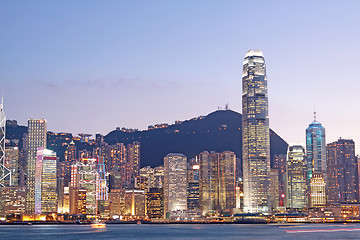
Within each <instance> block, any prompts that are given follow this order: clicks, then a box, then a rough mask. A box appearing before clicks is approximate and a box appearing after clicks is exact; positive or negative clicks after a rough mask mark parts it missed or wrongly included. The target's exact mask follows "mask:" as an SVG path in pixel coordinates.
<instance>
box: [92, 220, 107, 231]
mask: <svg viewBox="0 0 360 240" xmlns="http://www.w3.org/2000/svg"><path fill="white" fill-rule="evenodd" d="M91 228H94V229H98V228H106V223H104V222H99V221H95V222H93V223H92V224H91Z"/></svg>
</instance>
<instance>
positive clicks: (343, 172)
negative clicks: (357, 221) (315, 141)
mask: <svg viewBox="0 0 360 240" xmlns="http://www.w3.org/2000/svg"><path fill="white" fill-rule="evenodd" d="M327 169H328V174H329V186H328V189H329V191H328V193H329V194H328V200H329V203H330V204H331V203H357V202H358V184H357V179H356V177H357V160H356V156H355V143H354V141H353V140H351V139H339V140H338V141H336V142H333V143H330V144H328V145H327Z"/></svg>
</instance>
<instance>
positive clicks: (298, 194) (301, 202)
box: [286, 145, 308, 209]
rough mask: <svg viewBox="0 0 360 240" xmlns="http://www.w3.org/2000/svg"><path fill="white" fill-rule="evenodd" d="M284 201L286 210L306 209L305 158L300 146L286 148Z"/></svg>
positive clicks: (303, 150)
mask: <svg viewBox="0 0 360 240" xmlns="http://www.w3.org/2000/svg"><path fill="white" fill-rule="evenodd" d="M286 179H287V181H286V183H287V184H286V189H287V194H286V200H287V207H288V208H298V209H303V208H306V207H307V199H308V196H307V184H306V156H305V149H304V148H303V147H302V146H298V145H295V146H290V147H289V148H288V155H287V163H286Z"/></svg>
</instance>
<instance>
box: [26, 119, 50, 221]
mask: <svg viewBox="0 0 360 240" xmlns="http://www.w3.org/2000/svg"><path fill="white" fill-rule="evenodd" d="M46 134H47V122H46V120H44V119H29V120H28V133H27V139H26V143H27V145H26V168H27V169H26V171H27V175H26V188H27V189H26V212H27V213H30V214H32V213H34V212H35V166H36V157H37V149H38V148H46Z"/></svg>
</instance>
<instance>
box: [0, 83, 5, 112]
mask: <svg viewBox="0 0 360 240" xmlns="http://www.w3.org/2000/svg"><path fill="white" fill-rule="evenodd" d="M0 107H1V108H3V107H4V88H3V87H2V88H1V105H0Z"/></svg>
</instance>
